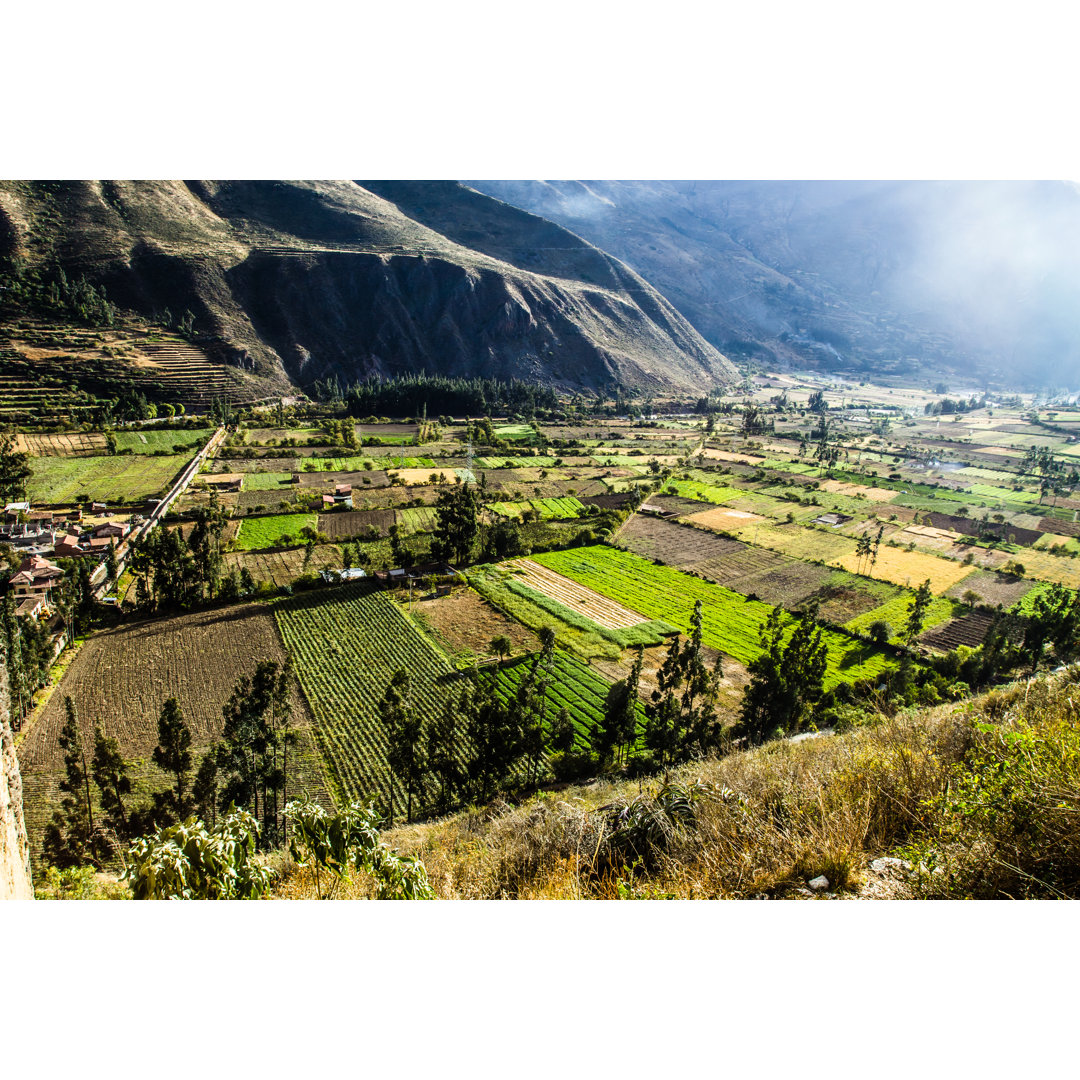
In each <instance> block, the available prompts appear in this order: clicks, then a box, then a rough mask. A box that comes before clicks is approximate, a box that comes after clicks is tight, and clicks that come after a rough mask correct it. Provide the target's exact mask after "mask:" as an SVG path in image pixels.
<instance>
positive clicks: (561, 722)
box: [548, 708, 577, 754]
mask: <svg viewBox="0 0 1080 1080" xmlns="http://www.w3.org/2000/svg"><path fill="white" fill-rule="evenodd" d="M548 741H549V743H550V745H551V749H552V750H554V751H556V752H557V753H560V754H569V753H570V752H571V751H572V750H573V749H574V743H575V742H576V741H577V730H576V729H575V727H574V718H573V717H572V716H571V715H570V710H569V709H566V708H562V709H560V710H559V711H558V713H557V714H556V715H555V719H554V720H553V721H552V722H551V732H550V735H549V738H548Z"/></svg>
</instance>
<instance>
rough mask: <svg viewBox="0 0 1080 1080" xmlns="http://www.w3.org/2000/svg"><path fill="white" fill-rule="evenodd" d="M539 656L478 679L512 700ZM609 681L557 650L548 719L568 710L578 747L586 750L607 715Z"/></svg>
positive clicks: (640, 719)
mask: <svg viewBox="0 0 1080 1080" xmlns="http://www.w3.org/2000/svg"><path fill="white" fill-rule="evenodd" d="M534 662H535V657H533V656H527V657H522V658H521V659H520V660H518V661H515V662H514V663H510V664H503V665H500V666H498V667H488V668H484V669H483V670H482V671H481V672H480V674H479V676H478V681H479V682H480V683H481V685H488V686H490V685H491V684H492V683H494V685H495V693H496V694H497V695H498V697H499V698H500V700H502V701H509V700H511V699H512V698H513V697H514V695H515V694H516V693H517V692H518V688H519V687H520V686H521V683H522V681H523V680H524V679H526V678H528V675H529V672H530V671H532V669H533V664H534ZM610 688H611V683H609V682H608V681H607V680H606V679H604V678H603V677H602V676H600V675H599V674H597V672H596V671H595V669H593V668H591V667H590V666H589V665H588V664H586V663H584V662H583V661H581V660H579V659H578V658H577V657H576V656H573V655H572V654H570V653H567V652H563V651H562V650H557V651H556V653H555V658H554V662H553V665H552V678H551V683H550V685H549V687H548V693H547V698H546V699H545V719H546V722H547V724H548V725H549V726H550V724H551V723H552V721H553V720H554V719H555V717H556V716H557V715H558V713H559V710H560V709H566V711H567V712H568V713H569V714H570V716H571V718H572V719H573V721H574V728H575V730H576V732H577V746H576V749H585V748H586V747H587V746H588V744H589V733H590V732H591V731H592V730H593V728H594V727H596V725H597V724H598V723H599V722H600V720H601V719H602V717H603V715H604V705H605V702H606V700H607V695H608V691H609V690H610ZM638 722H639V725H643V724H644V722H645V710H644V708H643V707H642V706H641V704H640V703H639V704H638Z"/></svg>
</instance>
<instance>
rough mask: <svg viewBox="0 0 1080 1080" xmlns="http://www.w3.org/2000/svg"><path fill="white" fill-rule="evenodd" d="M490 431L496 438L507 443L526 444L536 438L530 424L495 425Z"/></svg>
mask: <svg viewBox="0 0 1080 1080" xmlns="http://www.w3.org/2000/svg"><path fill="white" fill-rule="evenodd" d="M491 430H492V431H493V432H495V435H496V437H497V438H499V439H505V440H506V441H507V442H520V443H528V442H532V441H533V440H534V439H535V438H536V432H535V431H534V430H533V427H532V425H531V424H496V425H495V426H494V427H493V428H492V429H491Z"/></svg>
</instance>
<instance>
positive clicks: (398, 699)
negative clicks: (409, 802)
mask: <svg viewBox="0 0 1080 1080" xmlns="http://www.w3.org/2000/svg"><path fill="white" fill-rule="evenodd" d="M409 686H410V682H409V673H408V672H407V671H406V670H405V669H404V668H399V669H398V670H397V671H395V672H394V674H393V676H392V677H391V679H390V682H389V683H388V684H387V687H386V690H385V691H384V692H383V696H382V699H381V700H380V701H379V709H378V713H379V715H380V716H381V717H382V723H383V732H384V734H385V736H386V745H387V756H386V766H387V792H386V814H387V818H388V820H389V823H390V825H391V827H393V824H394V779H395V773H396V772H397V764H398V756H397V754H396V752H395V744H396V742H397V739H398V728H400V727H401V726H402V724H404V722H405V718H406V713H407V712H408V711H409V705H408V702H407V698H408V693H409Z"/></svg>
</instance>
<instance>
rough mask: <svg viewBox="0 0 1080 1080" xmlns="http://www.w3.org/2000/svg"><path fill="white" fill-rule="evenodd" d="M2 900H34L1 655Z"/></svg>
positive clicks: (5, 666)
mask: <svg viewBox="0 0 1080 1080" xmlns="http://www.w3.org/2000/svg"><path fill="white" fill-rule="evenodd" d="M0 742H2V747H0V900H32V899H33V898H34V889H33V886H32V885H31V883H30V844H29V842H28V841H27V839H26V823H25V822H24V820H23V804H22V778H21V777H20V776H19V759H18V758H17V757H16V756H15V737H14V735H13V733H12V730H11V712H10V704H9V699H8V677H7V664H6V662H4V660H3V658H0Z"/></svg>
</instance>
